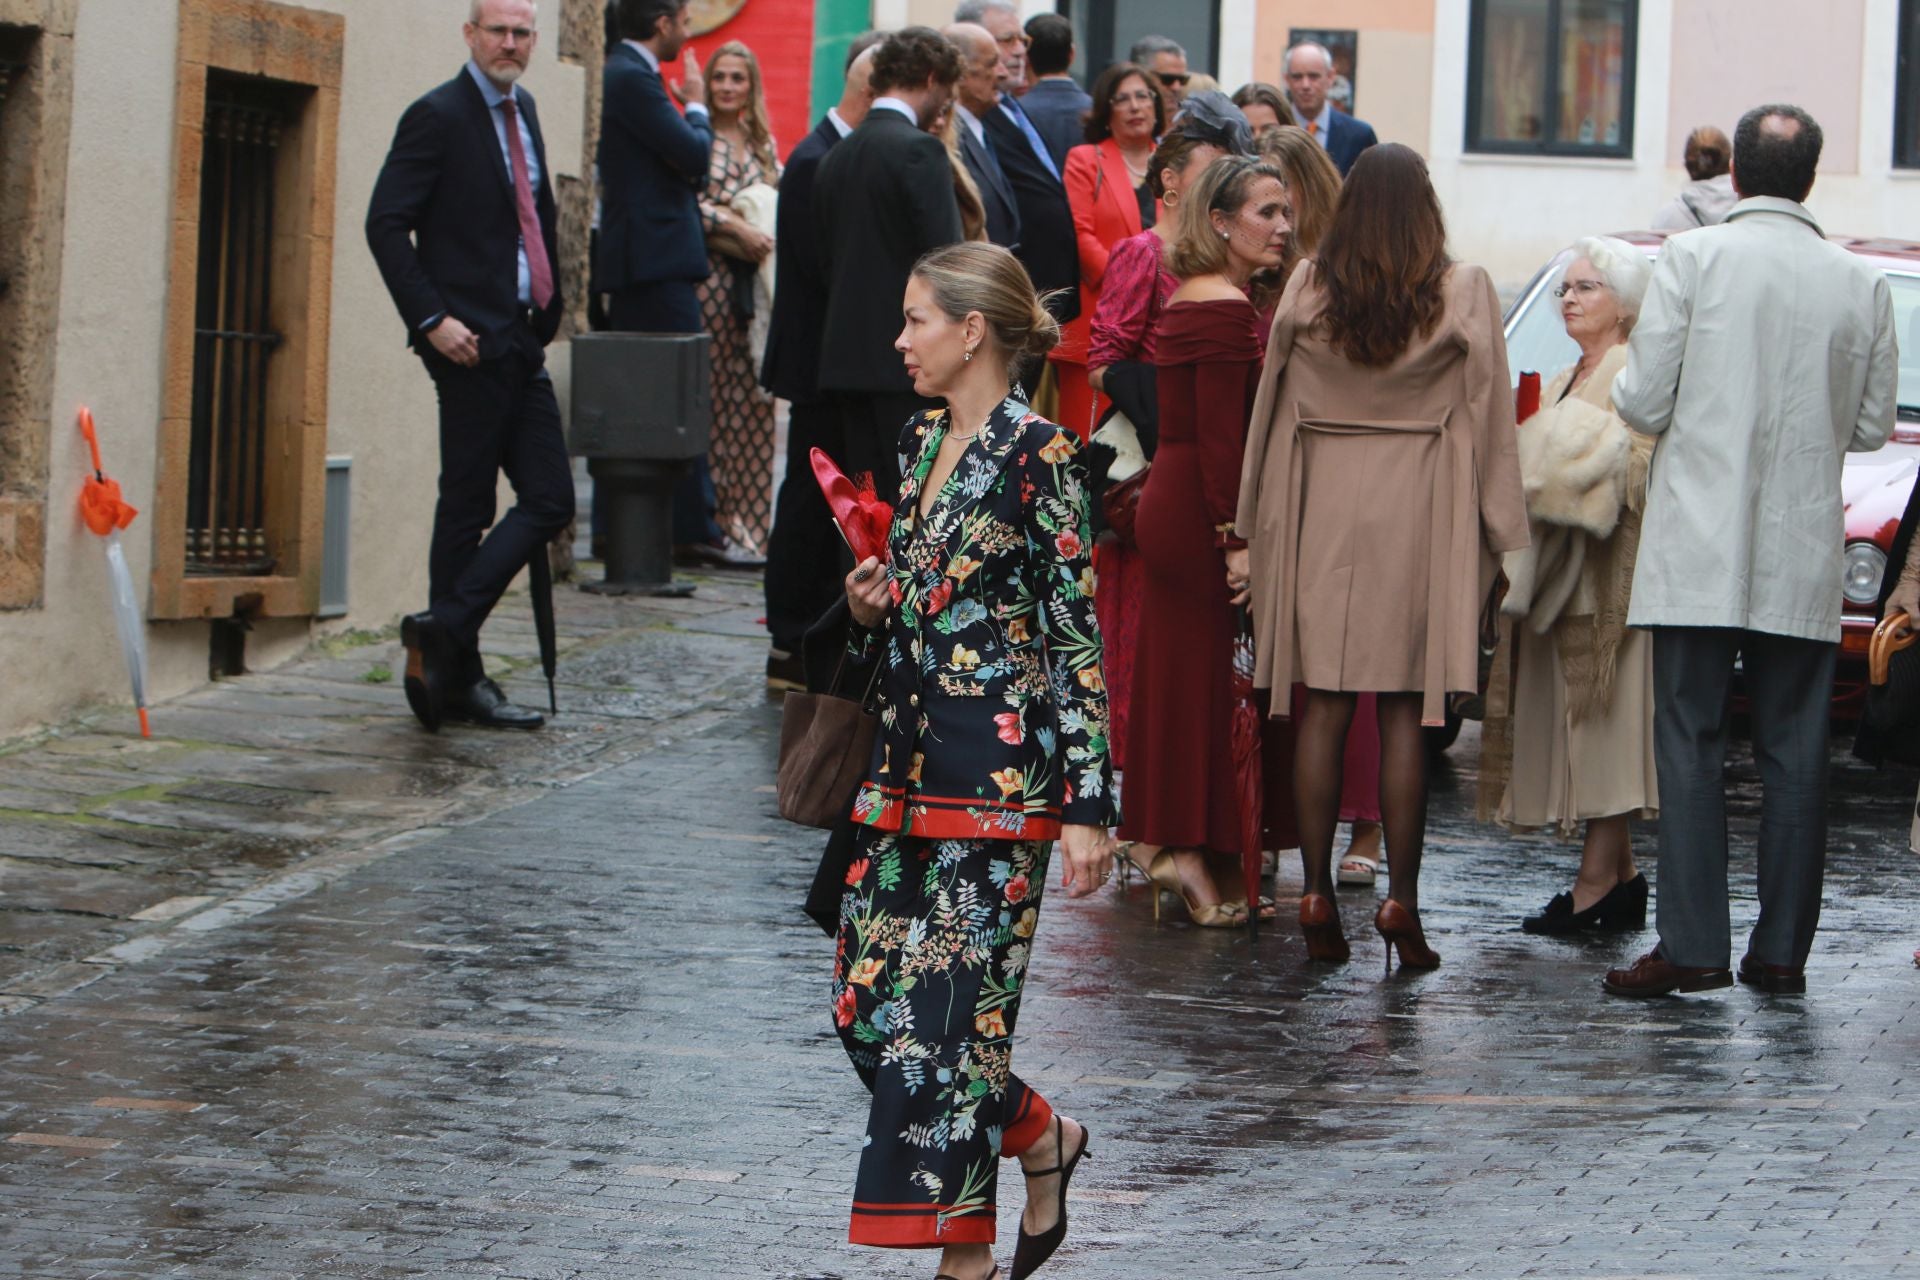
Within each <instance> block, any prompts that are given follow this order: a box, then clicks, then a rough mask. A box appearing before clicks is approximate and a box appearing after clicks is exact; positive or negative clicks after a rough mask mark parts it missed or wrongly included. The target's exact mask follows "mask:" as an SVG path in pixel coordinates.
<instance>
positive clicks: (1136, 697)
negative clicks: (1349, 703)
mask: <svg viewBox="0 0 1920 1280" xmlns="http://www.w3.org/2000/svg"><path fill="white" fill-rule="evenodd" d="M1285 203H1286V202H1285V190H1284V188H1283V187H1282V185H1281V182H1280V177H1279V173H1278V171H1277V170H1275V169H1274V168H1272V167H1271V166H1270V165H1267V164H1264V163H1262V162H1260V161H1258V160H1254V159H1249V158H1245V157H1237V156H1235V157H1228V158H1225V159H1221V160H1216V161H1214V162H1213V164H1212V165H1210V166H1209V167H1208V169H1207V171H1206V172H1205V174H1204V175H1202V177H1201V178H1200V180H1199V182H1197V183H1196V184H1195V185H1194V186H1193V188H1191V189H1190V190H1189V191H1188V192H1187V193H1186V195H1185V196H1184V197H1183V199H1182V200H1181V202H1180V216H1179V225H1178V228H1177V231H1176V234H1175V239H1174V243H1173V246H1172V249H1171V252H1170V253H1169V255H1168V266H1169V268H1170V269H1171V270H1172V271H1173V273H1174V274H1175V275H1177V276H1179V277H1181V278H1182V279H1183V280H1184V281H1185V283H1184V284H1182V285H1181V286H1180V288H1179V290H1178V291H1177V292H1176V293H1175V294H1174V295H1173V297H1172V298H1171V299H1170V300H1169V302H1168V304H1167V306H1166V308H1165V309H1164V311H1163V313H1162V315H1161V318H1160V325H1159V329H1158V331H1157V334H1156V347H1157V354H1158V364H1159V400H1160V447H1159V451H1158V452H1157V453H1156V454H1155V456H1154V463H1153V469H1152V470H1151V471H1149V472H1148V473H1147V484H1146V490H1145V492H1144V493H1143V494H1142V495H1141V498H1140V508H1139V513H1138V516H1137V519H1136V523H1135V531H1136V535H1137V537H1138V541H1139V544H1140V557H1141V561H1142V563H1143V565H1144V568H1145V575H1144V577H1145V582H1144V590H1143V599H1142V608H1141V611H1140V620H1139V621H1140V626H1139V637H1138V642H1137V649H1136V652H1135V655H1134V670H1133V687H1132V689H1131V691H1130V703H1131V706H1130V715H1131V717H1132V727H1131V729H1130V731H1129V742H1128V757H1127V762H1126V784H1125V790H1124V793H1123V796H1122V802H1121V810H1122V815H1123V816H1122V819H1121V823H1120V836H1121V839H1123V840H1130V841H1135V842H1137V843H1138V844H1140V845H1144V846H1159V847H1160V848H1161V849H1162V852H1160V853H1159V855H1158V856H1157V857H1155V858H1154V859H1153V861H1152V863H1151V865H1150V866H1149V868H1148V874H1149V876H1150V877H1151V878H1152V879H1153V881H1154V883H1155V884H1156V885H1158V886H1160V887H1162V888H1166V889H1170V890H1173V891H1175V892H1177V893H1179V894H1181V896H1182V897H1183V898H1184V899H1185V900H1186V903H1187V908H1188V911H1189V912H1190V913H1191V914H1192V916H1193V919H1194V922H1195V923H1196V924H1203V925H1217V926H1232V925H1236V924H1241V923H1244V922H1245V920H1246V910H1247V908H1246V907H1245V905H1244V904H1243V903H1242V904H1236V902H1235V900H1236V899H1238V898H1240V897H1241V894H1240V893H1239V891H1238V890H1236V889H1232V888H1228V889H1226V890H1225V891H1224V892H1223V891H1222V887H1221V886H1223V885H1226V886H1231V885H1234V884H1235V882H1236V879H1237V875H1238V866H1239V855H1240V851H1241V850H1240V843H1241V835H1240V814H1241V807H1240V800H1239V794H1238V790H1237V788H1236V785H1235V777H1234V764H1233V749H1232V716H1233V706H1234V695H1233V687H1232V674H1233V644H1234V638H1235V635H1236V633H1237V630H1238V627H1237V622H1236V618H1235V609H1236V607H1237V606H1236V603H1235V597H1236V594H1237V593H1239V592H1241V591H1243V590H1244V589H1245V586H1246V566H1245V564H1244V559H1245V557H1244V556H1241V557H1239V567H1238V571H1237V577H1236V579H1235V580H1234V581H1233V582H1232V583H1229V579H1228V560H1229V552H1230V551H1231V550H1234V549H1242V550H1243V549H1244V544H1243V543H1241V542H1239V541H1238V540H1237V539H1235V538H1233V537H1232V536H1231V535H1232V531H1233V522H1234V516H1235V512H1236V510H1237V508H1238V503H1239V489H1240V464H1241V454H1242V451H1243V448H1244V445H1245V441H1246V428H1247V419H1248V415H1249V413H1250V412H1251V409H1252V405H1253V394H1254V389H1255V386H1256V384H1257V382H1258V379H1259V376H1260V361H1261V355H1262V352H1261V346H1260V339H1259V335H1258V330H1257V323H1256V319H1255V314H1254V309H1253V304H1252V303H1251V302H1249V301H1248V300H1247V296H1246V292H1245V290H1246V285H1247V281H1248V279H1249V278H1250V277H1251V276H1252V274H1253V272H1254V271H1256V270H1259V269H1260V268H1262V267H1268V266H1272V265H1275V264H1277V263H1278V262H1279V260H1280V255H1281V253H1282V252H1283V251H1284V249H1285V247H1286V239H1287V230H1288V226H1287V218H1286V213H1285ZM1268 816H1269V819H1270V825H1272V824H1271V820H1272V819H1275V818H1278V817H1281V816H1282V815H1273V814H1270V815H1268ZM1288 825H1290V824H1288ZM1208 855H1213V859H1212V862H1211V863H1210V862H1209V857H1208Z"/></svg>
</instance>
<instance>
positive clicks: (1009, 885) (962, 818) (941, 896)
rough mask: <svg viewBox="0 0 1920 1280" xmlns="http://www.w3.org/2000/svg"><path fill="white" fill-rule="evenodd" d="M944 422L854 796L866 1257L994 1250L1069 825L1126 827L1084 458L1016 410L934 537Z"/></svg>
mask: <svg viewBox="0 0 1920 1280" xmlns="http://www.w3.org/2000/svg"><path fill="white" fill-rule="evenodd" d="M946 430H947V415H946V411H945V410H944V409H943V410H936V411H932V412H929V413H925V414H920V415H917V416H916V417H915V419H914V420H913V422H912V423H911V424H910V426H909V429H908V435H907V441H908V442H909V443H908V445H907V447H906V448H903V460H902V468H901V469H902V472H903V474H904V476H905V480H904V483H903V485H902V492H901V496H900V505H899V506H898V508H897V509H896V513H895V517H894V524H893V532H892V537H891V539H890V542H889V546H890V551H891V557H892V563H891V564H890V565H889V567H888V573H889V575H890V576H891V578H892V587H893V597H894V600H895V602H896V606H897V607H896V608H895V609H894V611H893V613H892V615H891V616H890V617H889V619H888V622H887V625H886V628H885V630H883V631H879V632H872V633H869V632H860V631H858V630H856V632H855V636H854V644H853V648H852V649H851V651H850V656H851V657H852V658H853V659H854V660H855V661H857V662H860V663H863V664H864V663H868V662H873V661H878V662H880V663H881V664H882V667H881V671H880V679H879V688H880V706H881V713H880V721H881V732H880V734H879V735H878V740H877V741H876V742H875V744H874V759H873V764H872V769H871V772H870V776H869V778H868V779H867V781H866V782H865V783H863V785H862V786H861V788H860V791H859V793H858V795H857V797H856V799H855V803H854V810H853V820H854V822H855V823H857V824H859V826H858V844H857V847H856V855H855V858H854V861H853V864H852V865H851V867H850V868H849V869H848V872H847V889H846V894H845V897H844V899H843V901H842V903H841V912H840V936H839V950H838V955H837V957H836V960H835V966H834V983H833V1020H834V1025H835V1027H836V1028H837V1029H838V1030H839V1033H840V1038H841V1040H842V1042H843V1043H844V1044H845V1046H846V1050H847V1054H848V1056H849V1057H850V1058H851V1059H852V1060H853V1065H854V1068H855V1070H856V1071H857V1072H858V1073H859V1075H860V1078H861V1080H862V1081H863V1082H864V1083H865V1084H866V1085H867V1087H868V1088H869V1089H870V1090H872V1093H873V1104H872V1109H871V1111H870V1113H869V1117H868V1122H867V1140H866V1143H865V1145H864V1147H863V1149H862V1150H861V1153H860V1171H859V1175H858V1178H857V1180H856V1182H855V1184H854V1206H853V1218H852V1225H851V1229H850V1233H849V1234H850V1238H851V1239H852V1241H853V1242H854V1243H855V1244H866V1245H879V1246H885V1247H893V1248H938V1247H941V1246H944V1245H952V1244H976V1243H990V1242H992V1240H993V1239H994V1230H995V1225H994V1201H995V1194H996V1186H997V1178H998V1168H999V1162H1000V1161H1001V1160H1003V1159H1013V1158H1015V1157H1017V1156H1019V1155H1020V1154H1021V1153H1022V1152H1024V1151H1025V1150H1027V1149H1028V1148H1029V1147H1031V1146H1032V1145H1033V1144H1034V1143H1035V1142H1036V1141H1038V1140H1039V1139H1040V1138H1041V1137H1042V1136H1044V1135H1045V1133H1046V1132H1047V1129H1048V1127H1049V1125H1050V1124H1051V1123H1052V1118H1053V1111H1052V1108H1051V1107H1049V1106H1048V1104H1047V1101H1046V1099H1044V1098H1042V1097H1041V1096H1040V1095H1039V1094H1037V1093H1035V1092H1034V1091H1033V1090H1032V1089H1030V1088H1028V1087H1027V1085H1025V1084H1024V1083H1022V1082H1021V1080H1020V1079H1019V1077H1018V1076H1015V1075H1014V1074H1013V1071H1012V1063H1013V1034H1014V1030H1015V1026H1016V1023H1017V1021H1018V1018H1019V1013H1020V996H1021V992H1022V990H1023V988H1024V986H1025V981H1026V972H1027V963H1028V959H1029V956H1030V954H1031V950H1032V946H1033V937H1034V930H1035V927H1036V925H1037V924H1038V923H1039V918H1040V897H1041V889H1042V887H1043V886H1044V885H1045V883H1046V879H1047V863H1048V860H1049V857H1050V855H1051V853H1052V850H1053V842H1054V840H1055V838H1056V837H1058V836H1059V835H1060V833H1061V829H1062V827H1063V825H1065V824H1070V823H1078V824H1084V825H1089V826H1105V825H1108V824H1109V823H1111V822H1112V821H1113V820H1114V817H1115V814H1114V811H1113V804H1112V773H1111V769H1110V766H1109V764H1108V759H1107V706H1106V694H1105V684H1104V681H1103V680H1102V678H1101V674H1100V630H1099V624H1098V622H1097V621H1096V620H1095V617H1094V612H1093V585H1094V583H1093V566H1092V564H1091V563H1090V562H1089V560H1088V557H1087V542H1088V524H1087V508H1086V493H1085V488H1084V482H1083V480H1082V479H1081V477H1080V467H1079V464H1078V463H1077V462H1075V461H1074V460H1073V459H1074V454H1075V452H1076V444H1075V442H1074V441H1073V439H1072V437H1071V436H1070V435H1069V434H1068V433H1067V432H1066V431H1064V430H1062V429H1061V428H1060V427H1057V426H1055V425H1054V424H1052V423H1050V422H1047V421H1045V420H1043V419H1041V418H1039V417H1037V416H1035V415H1033V414H1031V413H1030V412H1029V411H1028V410H1027V408H1026V406H1025V405H1022V404H1020V403H1018V402H1017V401H1013V400H1008V401H1006V402H1005V403H1004V404H1002V406H1001V408H1000V409H999V410H998V411H996V412H995V414H994V415H993V416H992V418H991V419H990V421H989V422H988V424H987V425H986V427H985V428H983V429H982V431H981V433H980V435H979V437H978V438H977V439H976V440H975V441H974V443H973V444H972V445H970V446H969V447H968V449H967V451H966V453H965V454H963V455H962V457H961V459H960V461H959V463H958V465H956V466H955V468H954V470H953V475H952V476H951V478H950V479H948V481H947V482H946V484H945V485H944V486H943V487H942V488H941V490H940V492H939V494H938V495H937V496H936V498H935V500H934V503H933V506H932V507H931V509H930V510H929V511H928V512H927V514H926V515H925V516H924V517H921V516H920V515H919V511H918V503H919V497H920V493H921V489H922V486H923V485H924V483H925V482H926V479H927V476H928V473H929V471H930V470H931V467H932V465H933V460H934V456H935V454H936V453H937V452H938V451H939V448H940V443H941V440H942V439H943V438H944V436H945V434H946Z"/></svg>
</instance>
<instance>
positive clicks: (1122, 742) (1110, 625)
mask: <svg viewBox="0 0 1920 1280" xmlns="http://www.w3.org/2000/svg"><path fill="white" fill-rule="evenodd" d="M1165 260H1166V242H1165V241H1164V240H1162V239H1161V238H1160V237H1159V236H1157V235H1155V234H1154V233H1153V232H1151V231H1143V232H1141V233H1140V234H1139V235H1137V236H1129V237H1128V238H1127V239H1125V240H1122V241H1121V242H1120V243H1119V244H1117V245H1115V246H1114V247H1113V255H1112V256H1111V257H1110V258H1108V259H1107V275H1106V283H1105V285H1103V286H1102V288H1101V290H1100V303H1099V305H1098V306H1097V307H1095V308H1094V312H1093V320H1092V323H1091V324H1089V325H1088V341H1087V367H1088V368H1090V369H1100V368H1105V367H1106V366H1107V365H1110V364H1114V363H1116V362H1118V361H1121V360H1131V361H1135V362H1137V363H1140V364H1152V363H1153V362H1154V352H1155V343H1154V330H1155V328H1156V327H1157V325H1158V321H1159V319H1160V312H1161V309H1162V308H1164V307H1165V306H1166V305H1167V299H1168V298H1171V297H1172V296H1173V291H1174V290H1175V289H1177V288H1179V287H1180V282H1179V281H1178V280H1176V279H1175V278H1174V277H1173V276H1172V275H1171V274H1170V273H1169V272H1168V271H1167V269H1166V266H1165V265H1164V263H1165ZM1094 566H1095V571H1096V572H1097V573H1098V574H1099V575H1100V593H1099V595H1097V596H1095V597H1094V604H1095V608H1096V611H1097V612H1098V614H1099V617H1100V637H1101V641H1102V643H1103V645H1104V646H1105V653H1104V657H1103V659H1102V667H1103V674H1104V675H1105V677H1106V681H1107V716H1108V728H1107V744H1108V749H1109V751H1110V752H1111V754H1112V757H1113V763H1114V765H1115V767H1116V768H1120V769H1124V768H1125V767H1126V760H1127V756H1126V744H1127V727H1128V724H1129V722H1130V717H1129V716H1128V714H1127V708H1128V704H1129V703H1130V702H1131V698H1130V697H1129V696H1128V695H1129V693H1130V691H1131V690H1132V688H1133V658H1134V652H1135V649H1136V647H1137V646H1138V644H1139V635H1140V609H1141V605H1142V600H1143V596H1144V592H1145V587H1144V579H1143V577H1142V567H1141V563H1140V552H1139V550H1138V549H1136V548H1132V547H1124V546H1122V545H1120V542H1119V540H1118V539H1116V538H1114V537H1112V536H1111V535H1107V536H1104V537H1102V538H1101V540H1100V545H1099V547H1098V548H1097V549H1096V550H1095V554H1094Z"/></svg>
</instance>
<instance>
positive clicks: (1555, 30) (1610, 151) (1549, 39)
mask: <svg viewBox="0 0 1920 1280" xmlns="http://www.w3.org/2000/svg"><path fill="white" fill-rule="evenodd" d="M1469 23H1470V26H1469V34H1468V49H1467V150H1468V151H1478V152H1493V153H1508V154H1514V155H1550V156H1605V157H1613V158H1619V159H1630V158H1632V156H1633V95H1634V62H1635V59H1634V53H1635V46H1636V43H1637V40H1638V34H1637V33H1638V30H1639V23H1640V4H1639V0H1473V7H1472V16H1471V18H1470V19H1469Z"/></svg>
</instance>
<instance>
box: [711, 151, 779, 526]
mask: <svg viewBox="0 0 1920 1280" xmlns="http://www.w3.org/2000/svg"><path fill="white" fill-rule="evenodd" d="M779 181H780V175H779V173H778V172H777V171H776V172H774V173H768V172H767V171H766V169H765V167H764V166H763V165H762V164H761V163H760V159H759V157H758V156H756V155H755V154H754V153H753V148H751V147H739V146H735V145H734V144H733V143H731V142H729V141H728V140H727V139H726V138H724V137H722V136H720V135H719V134H715V135H714V138H713V152H712V159H711V160H710V162H709V164H708V167H707V193H706V196H705V197H704V198H705V201H706V203H708V204H711V205H717V206H724V205H729V204H732V203H733V200H734V198H735V197H736V196H738V195H739V194H740V193H741V192H742V191H744V190H746V189H747V188H748V187H750V186H752V185H753V184H754V183H756V182H764V183H767V184H768V185H769V186H772V185H777V184H778V183H779ZM707 258H708V261H709V262H710V263H711V264H712V268H713V269H712V271H711V273H710V274H709V275H708V276H707V278H706V280H705V281H703V282H702V283H701V284H700V285H699V295H700V316H701V320H702V321H703V322H704V323H705V324H706V326H707V332H708V333H710V334H712V335H713V444H712V447H711V448H710V449H709V451H708V455H707V456H708V463H709V465H710V466H711V467H712V469H713V492H714V500H715V507H716V511H715V515H714V520H715V522H716V523H718V524H719V526H720V531H721V533H723V534H725V535H726V537H727V539H728V541H730V542H731V543H732V544H733V546H734V549H735V550H736V551H739V552H741V553H743V554H745V555H748V556H751V557H753V558H755V559H764V558H765V557H766V554H767V532H768V530H769V529H770V528H771V527H772V524H773V443H774V441H773V435H774V428H773V397H772V396H770V395H768V394H767V393H766V392H765V391H764V390H762V389H761V387H760V378H759V371H758V370H757V369H755V368H754V367H753V349H752V346H751V344H750V343H749V342H748V339H747V332H748V329H749V328H750V326H751V321H750V320H749V319H748V318H746V315H745V313H744V312H742V311H740V310H738V309H737V304H736V299H735V296H734V295H735V292H736V291H737V290H740V289H745V290H747V292H748V297H747V299H745V300H744V301H747V302H750V301H751V293H752V288H753V283H752V277H751V276H750V275H736V274H735V266H736V260H735V259H733V258H729V257H728V256H727V255H725V254H723V253H721V252H720V251H719V250H718V249H712V248H709V249H708V251H707Z"/></svg>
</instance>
